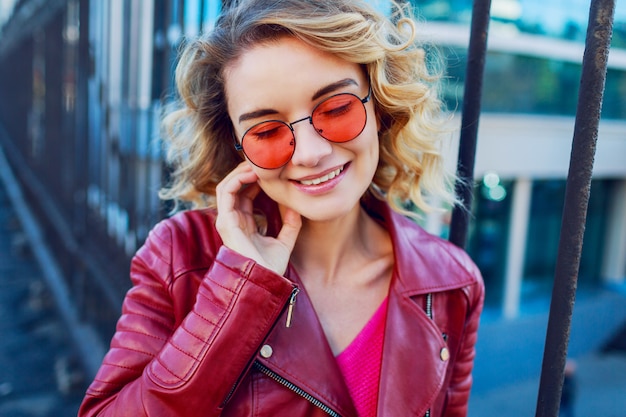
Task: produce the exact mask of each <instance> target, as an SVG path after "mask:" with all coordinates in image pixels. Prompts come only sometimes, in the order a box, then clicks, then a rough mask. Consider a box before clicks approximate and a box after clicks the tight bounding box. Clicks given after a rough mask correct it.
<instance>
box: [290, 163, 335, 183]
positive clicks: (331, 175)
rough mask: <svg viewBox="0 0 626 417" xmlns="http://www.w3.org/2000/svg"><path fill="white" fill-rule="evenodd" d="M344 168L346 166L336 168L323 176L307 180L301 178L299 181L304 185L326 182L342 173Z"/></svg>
mask: <svg viewBox="0 0 626 417" xmlns="http://www.w3.org/2000/svg"><path fill="white" fill-rule="evenodd" d="M343 168H344V167H343V166H342V167H339V168H337V169H335V170H334V171H331V172H329V173H327V174H325V175H322V176H321V177H318V178H312V179H307V180H300V181H298V182H299V183H300V184H302V185H319V184H322V183H325V182H326V181H329V180H332V179H333V178H335V177H336V176H337V175H339V174H341V171H343Z"/></svg>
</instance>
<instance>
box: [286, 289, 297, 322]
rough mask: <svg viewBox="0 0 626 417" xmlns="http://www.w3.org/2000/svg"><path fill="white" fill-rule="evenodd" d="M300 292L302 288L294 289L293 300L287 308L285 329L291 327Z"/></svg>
mask: <svg viewBox="0 0 626 417" xmlns="http://www.w3.org/2000/svg"><path fill="white" fill-rule="evenodd" d="M299 292H300V288H298V287H293V291H291V298H290V299H289V305H288V306H287V322H286V323H285V327H291V318H292V317H293V307H294V306H295V305H296V296H297V295H298V293H299Z"/></svg>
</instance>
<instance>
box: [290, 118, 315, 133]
mask: <svg viewBox="0 0 626 417" xmlns="http://www.w3.org/2000/svg"><path fill="white" fill-rule="evenodd" d="M305 120H308V121H309V123H310V124H313V118H312V117H311V116H307V117H303V118H302V119H298V120H296V121H295V122H291V123H289V127H290V128H291V131H292V132H293V125H295V124H296V123H300V122H304V121H305Z"/></svg>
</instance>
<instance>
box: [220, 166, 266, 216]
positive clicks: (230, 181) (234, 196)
mask: <svg viewBox="0 0 626 417" xmlns="http://www.w3.org/2000/svg"><path fill="white" fill-rule="evenodd" d="M257 179H258V177H257V175H256V173H254V171H252V170H248V169H243V170H242V169H238V168H236V169H235V170H234V171H232V172H231V173H230V174H228V175H227V176H226V177H225V178H224V179H223V180H222V182H220V183H219V184H218V186H217V189H216V190H215V191H216V193H215V194H216V198H217V207H218V210H220V209H221V210H222V211H223V210H234V209H235V208H236V207H237V205H238V200H239V196H238V195H239V193H240V192H241V191H242V189H244V188H245V187H246V186H247V185H250V184H255V183H256V181H257ZM251 192H252V193H254V190H251ZM257 192H258V191H257Z"/></svg>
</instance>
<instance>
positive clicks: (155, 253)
mask: <svg viewBox="0 0 626 417" xmlns="http://www.w3.org/2000/svg"><path fill="white" fill-rule="evenodd" d="M215 217H216V214H215V211H214V210H211V209H202V210H187V211H182V212H179V213H176V214H175V215H173V216H172V217H169V218H166V219H164V220H161V221H160V222H159V223H157V224H156V225H155V226H154V227H153V228H152V230H151V231H150V233H149V234H148V237H147V238H146V241H145V243H144V244H143V246H142V247H141V248H140V249H139V250H138V251H137V253H136V254H135V256H134V258H133V263H137V262H140V263H143V264H148V265H156V264H163V265H167V266H168V269H170V273H171V279H175V278H176V277H177V276H180V275H181V274H184V273H186V272H188V271H190V270H197V269H206V268H208V267H209V266H210V265H211V263H212V262H213V260H214V259H215V256H216V254H217V252H218V250H219V248H220V246H221V245H222V241H221V239H220V237H219V234H218V233H217V230H216V229H215Z"/></svg>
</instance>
